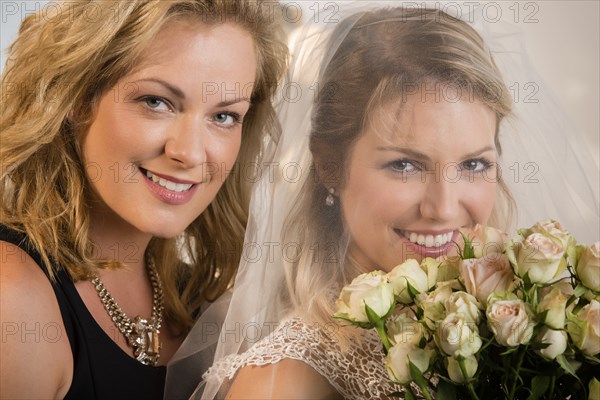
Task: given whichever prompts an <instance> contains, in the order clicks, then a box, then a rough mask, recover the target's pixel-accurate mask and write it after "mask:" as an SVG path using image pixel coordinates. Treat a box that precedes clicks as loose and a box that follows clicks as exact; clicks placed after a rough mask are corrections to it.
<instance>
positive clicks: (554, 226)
mask: <svg viewBox="0 0 600 400" xmlns="http://www.w3.org/2000/svg"><path fill="white" fill-rule="evenodd" d="M533 233H541V234H543V235H544V236H552V237H554V238H556V239H558V240H559V241H560V242H561V245H562V248H563V250H564V251H567V250H568V249H569V248H570V247H572V246H574V245H575V239H573V237H572V236H571V234H570V233H569V232H568V231H567V230H566V229H565V228H563V227H562V225H561V224H560V223H559V222H557V221H554V220H552V219H548V220H545V221H540V222H537V223H536V224H535V225H533V226H532V227H531V228H529V229H519V234H520V235H521V236H522V237H524V238H525V237H527V236H529V235H531V234H533Z"/></svg>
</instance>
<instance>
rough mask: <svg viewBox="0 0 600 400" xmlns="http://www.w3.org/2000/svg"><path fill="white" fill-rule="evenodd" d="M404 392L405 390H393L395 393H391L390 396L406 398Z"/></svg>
mask: <svg viewBox="0 0 600 400" xmlns="http://www.w3.org/2000/svg"><path fill="white" fill-rule="evenodd" d="M404 394H405V393H404V392H393V393H390V394H389V396H390V397H398V398H401V399H404Z"/></svg>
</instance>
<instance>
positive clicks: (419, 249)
mask: <svg viewBox="0 0 600 400" xmlns="http://www.w3.org/2000/svg"><path fill="white" fill-rule="evenodd" d="M465 97H466V96H465ZM453 100H454V99H453ZM399 106H400V108H399ZM398 110H400V111H398ZM370 120H371V123H370V126H369V127H368V128H367V129H365V131H364V132H362V133H361V136H360V137H359V138H358V140H357V141H356V143H355V145H354V146H353V148H352V149H351V151H350V154H349V171H348V173H347V175H346V181H345V184H344V185H343V187H342V188H341V190H340V191H339V198H340V204H341V208H342V216H343V220H344V223H345V227H346V229H348V230H349V233H350V237H351V243H350V254H351V255H352V256H353V257H354V258H355V259H356V261H357V262H358V263H359V264H360V265H361V266H363V267H364V268H365V269H375V268H376V269H385V270H390V269H392V268H393V267H395V266H396V265H398V264H400V263H402V262H403V261H405V260H406V259H409V258H416V259H417V260H421V259H422V258H425V257H438V256H440V255H443V254H453V253H455V251H456V248H455V245H454V244H453V243H452V241H459V233H458V229H461V228H467V227H473V226H474V225H475V224H478V223H479V224H485V223H486V222H487V220H488V218H489V216H490V214H491V212H492V208H493V205H494V200H495V195H496V186H497V178H496V165H495V162H496V154H497V152H496V146H495V144H494V134H495V125H496V117H495V114H494V113H493V112H492V110H490V109H489V108H488V107H487V106H485V105H484V104H483V103H481V102H480V101H478V100H474V99H468V98H462V99H461V100H458V101H454V102H451V101H447V100H445V99H444V98H442V97H440V98H437V99H436V97H435V96H434V95H432V94H431V93H426V92H421V93H416V94H413V95H409V96H407V97H405V98H404V99H403V102H402V104H400V103H399V102H396V103H394V104H390V105H387V106H384V107H380V108H379V109H377V110H376V111H375V112H374V113H373V114H372V115H370Z"/></svg>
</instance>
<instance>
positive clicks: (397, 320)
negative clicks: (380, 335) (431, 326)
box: [386, 314, 424, 346]
mask: <svg viewBox="0 0 600 400" xmlns="http://www.w3.org/2000/svg"><path fill="white" fill-rule="evenodd" d="M386 326H387V334H388V337H389V338H390V341H391V342H392V344H402V343H410V344H413V345H415V346H418V345H419V342H421V339H422V338H423V335H424V330H423V325H421V323H420V322H419V321H416V320H414V319H412V318H410V317H408V316H407V315H405V314H400V315H398V316H394V317H392V318H390V319H389V320H388V322H387V324H386Z"/></svg>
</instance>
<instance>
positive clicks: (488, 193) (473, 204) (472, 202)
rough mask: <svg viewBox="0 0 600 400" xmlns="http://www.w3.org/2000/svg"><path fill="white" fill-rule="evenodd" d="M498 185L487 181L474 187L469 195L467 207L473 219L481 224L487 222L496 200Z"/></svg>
mask: <svg viewBox="0 0 600 400" xmlns="http://www.w3.org/2000/svg"><path fill="white" fill-rule="evenodd" d="M497 190H498V185H497V184H496V183H492V182H485V183H482V184H480V185H478V187H477V188H473V189H472V191H471V193H470V195H469V196H468V197H467V207H468V210H469V213H470V214H471V217H472V219H474V220H475V222H477V223H479V224H486V223H487V221H488V219H489V218H490V216H491V214H492V211H493V209H494V204H495V202H496V193H497Z"/></svg>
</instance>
